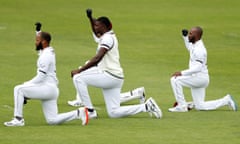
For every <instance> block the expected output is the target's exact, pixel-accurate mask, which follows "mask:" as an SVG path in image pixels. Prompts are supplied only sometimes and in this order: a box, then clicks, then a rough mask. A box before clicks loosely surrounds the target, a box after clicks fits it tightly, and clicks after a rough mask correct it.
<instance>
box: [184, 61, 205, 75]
mask: <svg viewBox="0 0 240 144" xmlns="http://www.w3.org/2000/svg"><path fill="white" fill-rule="evenodd" d="M193 63H194V66H192V67H191V68H190V69H186V70H183V71H181V73H182V75H192V74H194V73H198V72H200V71H201V70H202V63H201V62H199V61H194V62H193Z"/></svg>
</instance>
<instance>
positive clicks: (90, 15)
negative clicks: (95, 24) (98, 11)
mask: <svg viewBox="0 0 240 144" xmlns="http://www.w3.org/2000/svg"><path fill="white" fill-rule="evenodd" d="M86 13H87V17H88V18H92V9H87V10H86Z"/></svg>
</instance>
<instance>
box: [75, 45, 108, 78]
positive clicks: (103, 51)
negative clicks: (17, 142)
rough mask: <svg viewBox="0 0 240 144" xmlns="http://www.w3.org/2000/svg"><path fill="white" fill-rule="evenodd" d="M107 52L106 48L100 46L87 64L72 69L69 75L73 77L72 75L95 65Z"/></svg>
mask: <svg viewBox="0 0 240 144" xmlns="http://www.w3.org/2000/svg"><path fill="white" fill-rule="evenodd" d="M107 52H108V50H107V49H106V48H100V50H99V51H98V53H97V54H96V55H95V56H94V57H93V58H92V59H90V60H89V62H88V63H87V64H85V65H84V66H82V67H81V68H80V69H76V70H72V71H71V77H73V76H74V75H76V74H78V73H81V72H82V71H85V70H87V69H89V68H91V67H93V66H96V65H97V64H98V63H99V62H100V61H101V60H102V58H103V57H104V55H105V54H106V53H107Z"/></svg>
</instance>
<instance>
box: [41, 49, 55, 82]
mask: <svg viewBox="0 0 240 144" xmlns="http://www.w3.org/2000/svg"><path fill="white" fill-rule="evenodd" d="M37 67H38V68H37V73H44V74H45V77H44V80H42V82H48V83H54V84H57V83H58V80H57V76H56V59H55V52H54V49H53V48H52V47H47V48H45V49H44V50H41V51H40V53H39V58H38V61H37Z"/></svg>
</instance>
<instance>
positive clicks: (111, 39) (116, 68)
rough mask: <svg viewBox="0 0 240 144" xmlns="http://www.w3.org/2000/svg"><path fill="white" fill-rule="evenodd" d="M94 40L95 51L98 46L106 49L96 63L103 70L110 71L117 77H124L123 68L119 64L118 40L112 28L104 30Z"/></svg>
mask: <svg viewBox="0 0 240 144" xmlns="http://www.w3.org/2000/svg"><path fill="white" fill-rule="evenodd" d="M95 41H96V42H98V47H97V52H98V51H99V49H100V48H106V49H108V52H107V53H106V54H105V55H104V57H103V59H102V60H101V61H100V62H99V63H98V67H99V68H100V69H101V70H103V71H107V72H110V73H112V74H114V75H116V76H119V77H124V74H123V69H122V67H121V64H120V56H119V50H118V40H117V37H116V35H115V34H114V32H113V31H112V30H111V31H109V32H106V33H105V34H103V35H102V36H101V37H100V38H99V39H96V37H95Z"/></svg>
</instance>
